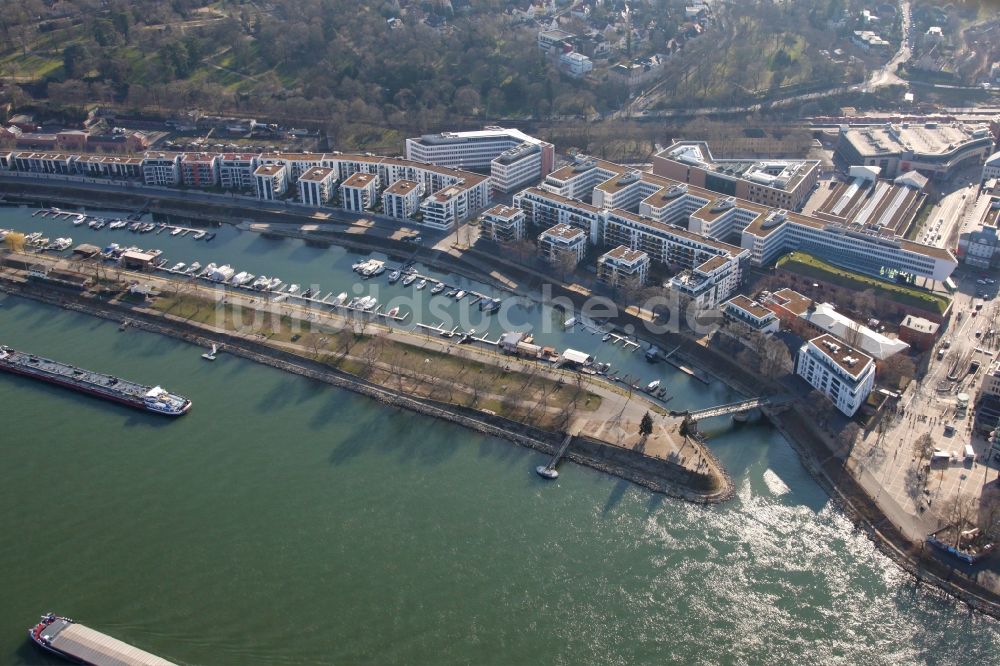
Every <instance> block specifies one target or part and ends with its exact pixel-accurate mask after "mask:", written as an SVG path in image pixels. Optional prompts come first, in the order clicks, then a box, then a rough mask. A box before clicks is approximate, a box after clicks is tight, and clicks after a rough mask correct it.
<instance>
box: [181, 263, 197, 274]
mask: <svg viewBox="0 0 1000 666" xmlns="http://www.w3.org/2000/svg"><path fill="white" fill-rule="evenodd" d="M199 268H201V264H199V263H198V262H197V261H196V262H194V263H193V264H191V265H190V266H188V267H187V268H185V269H184V274H185V275H192V274H193V273H196V272H197V271H198V269H199Z"/></svg>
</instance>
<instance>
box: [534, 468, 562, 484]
mask: <svg viewBox="0 0 1000 666" xmlns="http://www.w3.org/2000/svg"><path fill="white" fill-rule="evenodd" d="M535 473H536V474H538V476H540V477H542V478H543V479H549V480H550V481H551V480H552V479H558V478H559V472H557V471H556V470H554V469H553V468H551V467H549V466H547V465H539V466H538V467H536V468H535Z"/></svg>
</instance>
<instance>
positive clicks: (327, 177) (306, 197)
mask: <svg viewBox="0 0 1000 666" xmlns="http://www.w3.org/2000/svg"><path fill="white" fill-rule="evenodd" d="M333 176H334V170H333V169H330V168H327V167H312V168H311V169H308V170H307V171H306V172H305V173H303V174H302V175H301V176H299V180H298V187H299V201H300V202H302V203H304V204H306V205H307V206H323V205H325V204H326V203H327V202H329V201H330V199H331V198H332V197H333V182H334V180H333Z"/></svg>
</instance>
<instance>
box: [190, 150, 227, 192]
mask: <svg viewBox="0 0 1000 666" xmlns="http://www.w3.org/2000/svg"><path fill="white" fill-rule="evenodd" d="M181 182H182V183H183V184H184V185H187V186H188V187H214V186H216V185H218V184H219V155H218V154H217V153H184V154H183V155H182V156H181Z"/></svg>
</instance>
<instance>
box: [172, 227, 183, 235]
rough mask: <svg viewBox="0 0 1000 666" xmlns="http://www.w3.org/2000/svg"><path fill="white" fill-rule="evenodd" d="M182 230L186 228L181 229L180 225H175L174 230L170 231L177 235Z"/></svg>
mask: <svg viewBox="0 0 1000 666" xmlns="http://www.w3.org/2000/svg"><path fill="white" fill-rule="evenodd" d="M182 231H184V230H183V229H181V228H180V227H174V230H173V231H171V232H170V235H171V236H176V235H177V234H179V233H180V232H182Z"/></svg>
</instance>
